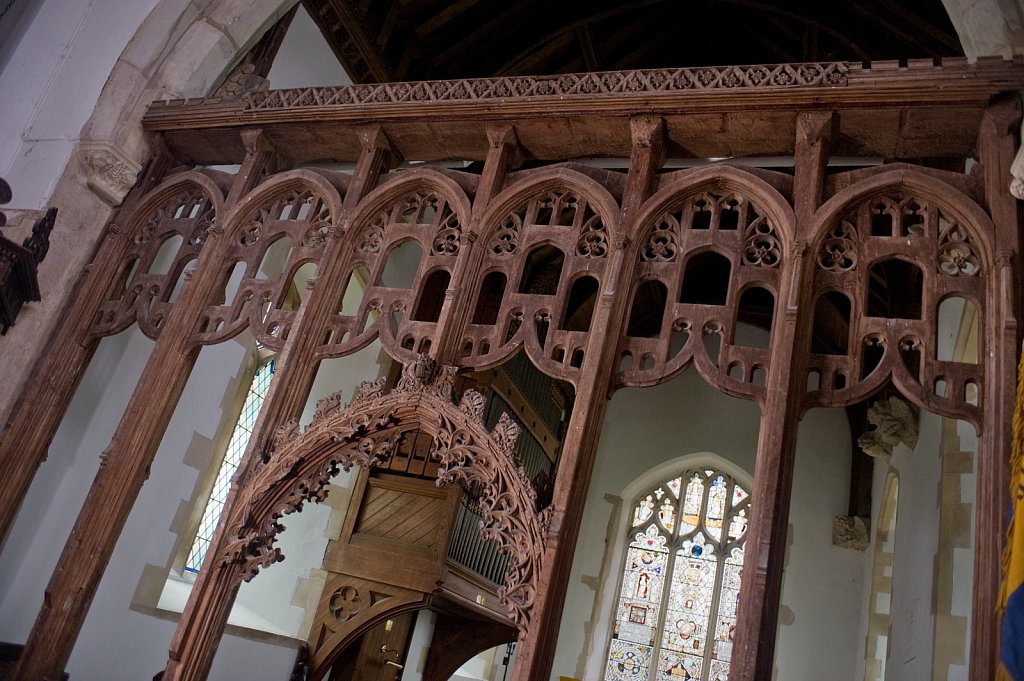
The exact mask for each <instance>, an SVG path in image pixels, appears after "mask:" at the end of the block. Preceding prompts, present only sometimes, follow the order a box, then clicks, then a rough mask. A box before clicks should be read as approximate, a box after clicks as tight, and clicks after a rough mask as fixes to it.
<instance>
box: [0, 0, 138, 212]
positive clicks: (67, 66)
mask: <svg viewBox="0 0 1024 681" xmlns="http://www.w3.org/2000/svg"><path fill="white" fill-rule="evenodd" d="M156 5H157V0H132V1H131V2H115V1H111V0H60V2H54V1H51V2H42V3H40V6H39V8H38V11H37V12H36V14H35V16H33V17H26V19H31V20H28V21H24V22H23V23H24V24H25V25H24V26H18V27H17V28H18V29H19V31H18V32H19V34H20V35H17V36H12V41H14V42H15V43H16V45H17V47H16V48H15V49H14V50H13V54H11V55H10V61H9V62H8V63H7V64H6V65H5V67H4V69H3V71H0V92H3V93H5V95H4V96H3V97H0V140H2V141H3V143H2V144H0V177H4V178H5V179H7V181H8V182H9V183H10V185H11V189H12V191H13V194H14V198H13V200H12V202H11V203H10V204H9V206H10V207H11V208H26V209H35V208H41V207H42V206H44V205H45V204H46V201H47V199H48V198H49V197H50V195H51V194H52V193H53V189H54V186H55V185H56V183H57V180H59V179H60V177H61V173H62V172H63V171H64V166H65V165H66V164H67V162H68V159H69V158H70V156H71V152H72V150H73V149H74V146H75V143H76V142H77V140H78V139H79V133H80V132H81V130H82V126H83V125H84V124H85V122H86V121H87V120H88V119H89V116H90V115H91V114H92V112H93V109H94V108H95V106H96V101H97V99H98V98H99V95H100V91H101V90H102V88H103V84H104V83H105V82H106V80H107V76H108V75H109V74H110V71H111V69H112V68H113V67H114V63H115V62H116V61H117V58H118V56H119V55H120V54H121V52H122V50H124V48H125V45H127V44H128V41H129V40H131V37H132V35H134V34H135V32H136V30H137V29H138V28H139V25H140V24H141V23H142V21H143V19H145V17H146V15H147V14H148V13H149V12H150V10H152V9H153V8H154V7H155V6H156ZM15 93H16V94H15Z"/></svg>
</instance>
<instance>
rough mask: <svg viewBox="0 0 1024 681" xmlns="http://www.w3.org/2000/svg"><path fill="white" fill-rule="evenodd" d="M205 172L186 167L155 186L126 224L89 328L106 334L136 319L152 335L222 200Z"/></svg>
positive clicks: (175, 296)
mask: <svg viewBox="0 0 1024 681" xmlns="http://www.w3.org/2000/svg"><path fill="white" fill-rule="evenodd" d="M222 200H223V199H222V196H221V192H220V190H219V189H218V188H217V187H216V185H215V184H214V183H213V182H212V181H211V180H210V179H209V178H207V177H206V176H204V175H202V174H200V173H198V172H188V173H184V174H182V175H179V176H176V177H174V178H172V179H170V180H168V181H167V182H165V183H164V184H163V185H162V186H160V187H158V188H157V189H155V190H154V191H153V192H152V194H151V197H150V199H149V200H147V201H146V202H145V203H143V205H142V206H140V207H139V209H138V210H137V211H136V213H135V214H134V215H133V216H132V217H131V218H129V219H128V220H127V221H126V223H127V224H128V225H130V227H129V228H128V229H126V230H125V232H124V233H123V234H120V235H118V238H120V239H124V240H126V241H127V251H126V254H125V256H124V259H123V260H122V261H121V263H120V264H119V265H118V266H117V267H116V269H115V268H112V269H111V271H112V272H116V274H114V275H113V276H114V282H113V285H112V288H111V290H110V293H109V297H108V299H107V301H106V302H104V303H103V304H102V306H101V308H100V312H99V314H98V315H97V318H96V319H95V320H94V322H93V325H92V328H91V329H90V333H91V334H93V335H95V336H109V335H112V334H115V333H119V332H121V331H123V330H124V329H126V328H128V326H130V325H131V323H132V322H134V321H138V322H139V327H140V328H141V329H142V331H143V332H144V333H145V334H146V335H147V336H149V337H150V338H156V337H157V335H158V334H159V333H160V328H161V326H162V325H163V322H164V320H166V319H167V315H168V313H169V311H170V309H171V307H173V305H174V303H175V301H176V300H177V298H178V295H179V294H180V292H181V289H182V287H183V286H184V285H185V281H186V279H187V278H188V276H189V271H190V270H191V268H192V267H193V266H194V265H195V263H196V261H197V260H198V258H199V252H200V251H201V250H202V248H203V245H204V244H205V243H206V240H207V237H208V235H209V232H210V229H211V228H213V224H214V220H215V218H216V217H217V209H218V208H219V207H220V204H221V202H222Z"/></svg>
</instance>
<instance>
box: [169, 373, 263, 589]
mask: <svg viewBox="0 0 1024 681" xmlns="http://www.w3.org/2000/svg"><path fill="white" fill-rule="evenodd" d="M274 363H275V362H274V360H273V359H270V360H267V361H265V362H264V363H263V364H261V365H260V366H259V367H258V368H257V369H256V372H255V373H254V374H253V377H252V383H250V384H249V391H248V392H247V393H246V396H245V403H244V404H243V405H242V412H241V413H240V414H239V415H238V420H237V421H236V422H235V428H234V430H233V431H232V433H231V440H230V441H229V443H228V449H227V451H226V452H225V453H224V461H223V462H221V465H220V469H219V470H218V471H217V478H216V480H215V481H214V483H213V491H212V492H211V493H210V501H209V502H208V503H207V504H206V509H205V510H204V511H203V517H202V520H200V521H199V531H198V532H196V538H195V539H194V540H193V541H192V550H191V551H189V554H188V560H186V561H185V570H187V571H188V572H199V567H200V566H201V565H202V564H203V558H205V557H206V550H207V549H208V548H210V542H211V541H213V533H214V532H215V531H216V529H217V523H218V522H219V521H220V514H221V512H222V511H223V510H224V504H225V502H227V499H228V492H229V491H230V489H231V478H232V477H234V475H235V471H236V470H238V465H239V464H240V463H241V462H242V455H243V454H245V448H246V446H247V445H248V444H249V436H250V435H252V429H253V427H254V426H255V425H256V417H257V416H259V413H260V407H262V406H263V399H264V398H265V397H266V396H267V390H269V389H270V380H271V379H272V378H273V377H274Z"/></svg>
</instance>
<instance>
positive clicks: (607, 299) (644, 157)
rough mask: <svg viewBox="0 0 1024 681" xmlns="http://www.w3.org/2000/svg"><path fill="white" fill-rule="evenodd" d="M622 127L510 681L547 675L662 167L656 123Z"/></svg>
mask: <svg viewBox="0 0 1024 681" xmlns="http://www.w3.org/2000/svg"><path fill="white" fill-rule="evenodd" d="M630 128H631V133H632V138H633V140H632V153H631V157H630V162H629V174H628V176H627V179H626V189H625V192H624V194H623V199H622V208H621V210H620V213H619V219H618V222H617V225H618V232H617V234H616V237H615V240H616V243H615V245H614V250H613V251H612V261H611V263H610V267H609V269H608V272H609V275H608V278H607V280H606V281H604V282H603V283H602V288H601V290H600V297H599V298H598V300H597V303H596V304H595V309H594V319H593V322H592V323H591V325H590V329H591V330H590V340H589V343H588V345H587V354H586V357H585V358H584V362H583V366H582V372H581V375H580V381H579V385H577V386H576V389H577V393H576V401H575V406H574V408H573V412H572V416H571V417H570V420H569V429H568V432H567V433H566V436H565V440H564V442H563V446H562V455H561V458H560V459H559V460H558V470H557V473H556V475H555V490H554V496H553V500H552V502H551V504H552V507H553V508H554V516H553V518H552V521H551V526H550V528H549V531H548V537H547V545H546V547H545V552H544V567H543V571H542V573H541V574H540V576H539V579H538V583H537V601H536V602H535V603H534V606H533V614H532V617H531V624H530V629H529V631H527V632H526V633H525V634H521V635H520V639H519V645H518V647H517V649H516V663H515V667H514V669H513V671H512V679H513V681H547V679H548V678H549V677H550V675H551V665H552V662H553V661H554V656H555V647H556V645H557V643H558V628H559V625H560V623H561V619H562V609H563V607H564V605H565V591H566V587H567V585H568V582H569V572H570V570H571V569H572V560H573V554H574V553H575V551H576V540H577V535H578V534H579V529H580V522H581V521H582V518H583V506H584V504H585V502H586V498H587V490H588V488H589V486H590V477H591V473H592V472H593V469H594V459H595V456H596V454H597V446H598V442H599V440H600V436H601V427H602V424H603V423H604V416H605V412H606V411H607V408H608V390H609V385H610V383H611V377H612V375H613V373H614V370H615V366H616V364H615V351H616V348H617V347H618V342H619V337H620V335H621V332H622V327H623V320H624V318H625V314H624V311H625V309H626V305H627V298H628V291H629V279H628V278H629V275H630V274H631V273H632V263H627V262H624V258H625V255H626V253H627V250H628V249H627V246H628V245H629V241H628V239H627V238H626V237H625V235H626V234H627V233H628V231H629V230H630V229H631V227H632V225H633V222H634V221H635V220H636V217H637V214H638V212H639V209H640V206H641V205H642V204H643V202H644V201H645V200H646V199H647V197H648V196H649V195H650V191H651V186H652V181H653V178H654V175H655V172H656V171H657V169H658V168H659V167H660V166H661V164H663V163H664V161H665V147H664V123H663V121H662V119H660V118H654V117H637V118H633V119H631V120H630Z"/></svg>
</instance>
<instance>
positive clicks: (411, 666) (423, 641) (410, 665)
mask: <svg viewBox="0 0 1024 681" xmlns="http://www.w3.org/2000/svg"><path fill="white" fill-rule="evenodd" d="M436 623H437V615H435V614H434V612H433V611H432V610H420V611H419V612H417V613H416V622H415V624H413V628H412V637H411V638H410V639H409V652H408V654H407V655H406V656H405V669H403V670H402V681H422V680H423V670H424V669H426V667H427V657H428V656H429V655H430V642H431V640H432V639H433V638H434V625H435V624H436Z"/></svg>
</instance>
